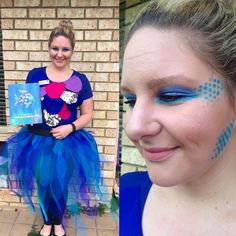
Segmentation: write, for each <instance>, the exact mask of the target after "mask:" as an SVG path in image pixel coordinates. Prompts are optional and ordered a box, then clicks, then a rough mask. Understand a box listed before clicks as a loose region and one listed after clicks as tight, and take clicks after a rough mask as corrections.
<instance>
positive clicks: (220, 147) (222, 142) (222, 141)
mask: <svg viewBox="0 0 236 236" xmlns="http://www.w3.org/2000/svg"><path fill="white" fill-rule="evenodd" d="M233 128H234V120H232V121H230V122H229V124H228V126H227V127H226V128H225V129H224V130H223V132H222V133H221V135H220V136H219V137H218V139H217V141H216V146H215V148H214V150H213V154H212V160H215V159H217V158H218V157H219V156H220V154H221V153H222V152H223V151H224V149H225V147H226V146H227V144H228V143H229V140H230V138H231V136H232V134H233Z"/></svg>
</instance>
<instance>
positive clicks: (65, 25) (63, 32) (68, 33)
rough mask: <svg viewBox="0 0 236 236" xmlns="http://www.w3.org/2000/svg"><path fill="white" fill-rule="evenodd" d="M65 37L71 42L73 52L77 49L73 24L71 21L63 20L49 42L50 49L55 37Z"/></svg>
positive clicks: (52, 33)
mask: <svg viewBox="0 0 236 236" xmlns="http://www.w3.org/2000/svg"><path fill="white" fill-rule="evenodd" d="M58 36H64V37H66V38H68V39H69V40H70V43H71V47H72V50H74V47H75V34H74V32H73V24H72V22H71V21H70V20H62V21H60V22H59V25H58V26H57V27H55V28H54V29H53V30H52V32H51V34H50V36H49V40H48V47H50V46H51V43H52V41H53V39H54V38H55V37H58Z"/></svg>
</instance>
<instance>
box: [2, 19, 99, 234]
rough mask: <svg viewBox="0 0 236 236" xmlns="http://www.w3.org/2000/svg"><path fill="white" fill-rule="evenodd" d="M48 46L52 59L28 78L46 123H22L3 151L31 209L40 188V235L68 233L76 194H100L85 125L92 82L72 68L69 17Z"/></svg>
mask: <svg viewBox="0 0 236 236" xmlns="http://www.w3.org/2000/svg"><path fill="white" fill-rule="evenodd" d="M48 46H49V48H48V52H49V57H50V59H51V63H50V64H49V65H48V66H47V67H40V68H34V69H32V70H31V71H30V72H29V73H28V75H27V80H26V82H27V83H38V84H39V86H40V96H41V107H42V113H43V122H42V123H41V124H34V125H32V126H31V125H28V126H24V127H22V128H21V129H20V130H19V132H17V133H16V134H15V135H13V136H12V137H10V138H9V139H8V140H7V142H6V145H5V147H4V151H3V156H5V157H9V159H10V168H9V172H10V174H11V175H12V176H14V178H12V180H13V181H12V182H10V184H11V188H12V189H11V190H12V191H13V190H14V191H16V193H17V194H18V195H20V196H21V197H22V198H23V199H24V201H25V202H26V203H28V204H29V206H30V207H31V208H33V209H34V203H33V201H32V194H33V192H34V189H36V190H37V200H38V203H39V206H40V209H41V212H42V216H43V221H44V225H43V227H42V229H41V230H40V235H41V236H49V235H55V236H64V235H66V234H65V229H64V228H63V226H62V220H63V214H64V212H65V209H66V207H68V208H69V209H70V210H74V209H75V208H76V209H77V208H78V199H81V201H82V203H83V205H84V206H87V205H86V204H88V201H87V200H86V198H87V199H89V198H90V197H91V193H90V192H89V191H91V192H93V193H97V197H98V195H99V196H101V191H100V188H99V183H100V176H101V174H100V162H99V153H98V149H97V144H96V141H95V139H94V137H93V135H92V134H91V133H90V132H88V131H86V130H84V127H85V126H86V125H87V124H88V123H89V122H90V121H91V119H92V112H93V101H92V96H93V93H92V90H91V86H90V83H89V80H88V79H87V77H86V75H85V74H82V73H80V72H79V71H76V70H73V69H71V67H70V60H71V57H72V55H73V50H74V46H75V38H74V32H73V27H72V23H71V22H70V21H61V22H60V23H59V25H58V26H57V27H55V28H54V29H53V30H52V32H51V34H50V37H49V42H48ZM78 107H79V109H80V116H79V118H77V108H78ZM14 180H16V181H15V182H14ZM95 199H96V198H95V196H93V200H95ZM95 201H96V200H95Z"/></svg>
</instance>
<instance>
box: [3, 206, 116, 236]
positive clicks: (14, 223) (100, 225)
mask: <svg viewBox="0 0 236 236" xmlns="http://www.w3.org/2000/svg"><path fill="white" fill-rule="evenodd" d="M73 221H74V222H75V223H72V219H69V220H68V228H67V234H66V235H67V236H118V217H117V216H116V217H114V216H113V217H112V216H111V215H110V214H105V215H103V216H102V217H100V216H97V217H90V216H87V215H84V214H81V215H80V217H78V216H76V217H75V218H74V219H73ZM41 226H42V220H41V217H39V214H38V213H36V214H32V213H30V212H29V210H28V209H27V208H20V207H16V208H14V207H8V206H1V207H0V236H27V235H28V233H29V232H31V230H32V227H35V228H36V231H38V230H39V229H40V228H41ZM32 235H35V234H32Z"/></svg>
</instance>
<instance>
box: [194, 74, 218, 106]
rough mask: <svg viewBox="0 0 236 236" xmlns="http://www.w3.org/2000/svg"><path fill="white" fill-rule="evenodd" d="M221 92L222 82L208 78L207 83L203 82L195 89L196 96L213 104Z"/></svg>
mask: <svg viewBox="0 0 236 236" xmlns="http://www.w3.org/2000/svg"><path fill="white" fill-rule="evenodd" d="M222 90H223V82H221V81H220V80H219V79H216V78H214V79H213V78H209V82H204V83H203V85H199V87H198V88H197V89H196V94H197V95H198V96H200V97H202V98H204V99H205V100H207V101H211V102H213V101H214V100H216V99H217V98H218V97H219V96H220V94H221V93H220V91H222Z"/></svg>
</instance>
